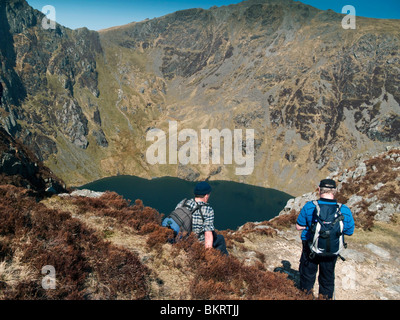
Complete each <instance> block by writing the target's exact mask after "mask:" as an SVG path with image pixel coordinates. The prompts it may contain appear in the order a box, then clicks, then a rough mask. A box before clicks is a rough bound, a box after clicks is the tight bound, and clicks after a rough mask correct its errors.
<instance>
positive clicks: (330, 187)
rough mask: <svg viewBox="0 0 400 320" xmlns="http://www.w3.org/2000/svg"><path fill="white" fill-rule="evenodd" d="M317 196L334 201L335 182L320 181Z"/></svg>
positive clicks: (328, 180) (330, 180) (329, 180)
mask: <svg viewBox="0 0 400 320" xmlns="http://www.w3.org/2000/svg"><path fill="white" fill-rule="evenodd" d="M318 190H319V195H320V196H322V195H324V196H323V197H324V198H328V199H334V198H335V196H336V193H337V189H336V182H335V181H334V180H332V179H324V180H321V182H320V183H319V186H318Z"/></svg>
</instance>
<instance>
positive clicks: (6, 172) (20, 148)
mask: <svg viewBox="0 0 400 320" xmlns="http://www.w3.org/2000/svg"><path fill="white" fill-rule="evenodd" d="M0 184H12V185H15V186H17V187H23V188H27V189H30V190H32V191H34V192H36V193H37V194H38V195H44V194H45V193H50V194H52V193H60V192H65V191H66V189H65V185H64V183H63V182H62V181H61V180H60V179H58V178H57V177H56V176H55V175H53V174H52V172H51V171H50V170H49V169H48V168H46V167H45V166H43V164H42V163H41V162H40V161H39V160H38V159H37V158H36V157H35V156H34V155H33V154H32V153H31V151H30V150H28V149H27V148H26V147H25V146H24V145H23V144H22V143H21V142H19V141H17V140H15V139H13V138H12V137H11V136H10V135H9V134H8V133H7V132H6V131H5V130H4V129H2V128H0Z"/></svg>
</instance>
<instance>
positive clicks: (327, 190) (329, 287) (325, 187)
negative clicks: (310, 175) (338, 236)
mask: <svg viewBox="0 0 400 320" xmlns="http://www.w3.org/2000/svg"><path fill="white" fill-rule="evenodd" d="M318 191H319V196H320V199H319V200H318V201H317V204H318V206H319V208H320V214H321V216H325V217H327V216H329V215H331V214H333V215H335V213H336V212H337V210H338V203H337V201H336V200H335V196H336V193H337V189H336V183H335V181H333V180H331V179H324V180H322V181H321V182H320V184H319V187H318ZM339 209H340V212H341V214H342V215H343V218H344V219H343V230H342V234H343V235H348V236H351V235H352V234H353V232H354V219H353V216H352V213H351V211H350V209H349V208H348V207H347V206H345V205H342V206H341V207H339ZM316 213H317V206H316V204H315V203H314V202H313V201H309V202H307V203H306V204H305V205H304V207H303V208H302V209H301V211H300V214H299V216H298V218H297V223H296V228H297V230H299V231H302V233H301V240H302V242H303V251H302V254H301V258H300V266H299V272H300V289H301V290H305V291H306V292H307V293H309V294H311V293H312V289H313V287H314V283H315V278H316V274H317V271H318V267H319V276H318V282H319V294H320V295H322V296H323V297H324V298H325V299H332V298H333V293H334V290H335V265H336V260H337V255H333V256H320V255H318V254H314V253H313V252H312V251H311V249H310V242H312V241H313V234H312V231H311V230H312V227H313V222H315V221H316V220H317V218H316Z"/></svg>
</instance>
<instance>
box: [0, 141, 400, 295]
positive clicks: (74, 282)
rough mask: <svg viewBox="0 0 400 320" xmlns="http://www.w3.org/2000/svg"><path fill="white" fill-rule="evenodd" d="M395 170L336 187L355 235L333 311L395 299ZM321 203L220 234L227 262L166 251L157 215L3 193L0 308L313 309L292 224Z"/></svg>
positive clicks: (104, 201)
mask: <svg viewBox="0 0 400 320" xmlns="http://www.w3.org/2000/svg"><path fill="white" fill-rule="evenodd" d="M398 159H400V149H393V150H390V151H389V152H386V153H383V154H379V155H375V156H372V157H371V156H368V157H366V158H365V159H362V161H360V164H359V165H358V166H357V167H354V168H350V169H349V170H345V171H343V172H340V173H337V174H335V175H334V178H335V179H338V181H341V182H340V183H339V186H340V197H341V201H342V200H345V201H344V202H346V203H347V204H348V205H349V206H350V208H351V210H352V211H353V213H354V218H355V221H356V226H357V227H356V230H355V233H354V235H353V236H352V237H347V238H346V240H347V243H348V248H347V249H346V250H345V252H344V253H343V256H344V257H345V258H346V261H345V262H343V261H341V260H339V261H338V263H337V267H336V292H335V298H336V299H339V300H343V299H349V300H359V299H361V300H378V299H391V300H398V299H399V297H400V289H399V288H400V283H399V279H400V278H399V263H400V260H399V250H398V248H399V244H400V243H399V241H400V240H399V239H400V223H399V222H400V220H399V214H400V211H399V209H400V208H399V201H398V199H399V197H400V192H399V189H398V183H397V184H395V183H394V181H397V180H398V178H399V175H398V170H399V168H400V160H398ZM364 165H365V166H364ZM364 168H366V169H364ZM393 174H395V177H394V178H393ZM379 177H380V178H382V179H379ZM390 177H392V178H390ZM348 185H351V186H353V190H350V189H349V186H348ZM386 187H388V188H390V190H391V191H392V192H391V193H390V192H388V190H386V191H385V189H386ZM85 195H86V196H85ZM388 195H390V196H389V197H388ZM315 197H316V195H315V193H310V194H306V195H304V196H302V197H298V198H295V199H292V200H290V201H289V202H288V204H287V206H286V208H285V210H283V211H282V213H281V214H280V215H279V216H278V217H276V218H274V219H272V220H270V221H263V222H258V223H247V224H245V225H244V226H242V227H240V228H238V229H237V230H224V231H218V232H220V233H223V234H224V235H225V237H226V240H227V246H228V250H229V253H230V256H229V257H226V256H221V254H220V253H219V252H218V251H216V250H207V251H206V250H205V249H204V245H203V244H200V243H198V242H197V241H195V239H194V238H193V237H189V238H188V239H187V240H185V241H181V242H179V243H177V244H175V245H171V244H169V243H167V239H168V238H169V237H170V235H171V231H170V230H169V229H167V228H163V227H160V221H161V218H162V217H161V215H160V214H159V213H158V212H157V211H156V210H154V209H152V208H149V207H146V206H145V204H143V203H142V201H140V200H137V201H135V203H134V204H132V205H129V203H128V202H127V201H125V200H124V199H123V198H122V197H121V196H119V195H117V194H115V193H108V192H106V193H100V194H99V193H91V192H80V193H79V192H72V193H70V194H69V193H65V194H59V195H54V196H52V197H47V198H44V199H43V200H41V201H40V202H39V203H38V202H37V201H36V198H34V197H32V195H31V194H30V193H29V192H28V191H27V189H24V188H17V187H14V186H10V185H1V186H0V199H1V201H0V288H1V291H0V299H24V300H26V299H73V300H78V299H87V300H91V299H101V300H102V299H109V300H114V299H153V300H164V299H174V300H176V299H178V300H179V299H181V300H186V299H200V300H214V299H215V300H221V299H222V300H227V299H235V300H238V299H239V300H240V299H242V300H248V299H250V300H258V299H262V300H264V299H265V300H286V299H310V298H311V297H307V296H306V295H304V294H303V293H302V292H300V291H299V290H298V289H297V288H296V284H297V283H298V279H299V273H298V262H299V258H300V254H301V242H300V234H299V232H298V231H296V229H295V227H294V223H295V221H296V218H297V215H298V213H299V210H300V208H301V206H302V204H303V203H304V202H305V201H308V200H309V199H311V198H315ZM374 198H375V199H374ZM373 199H374V200H373ZM365 202H370V203H369V206H370V208H368V209H366V208H365V206H364V204H365ZM374 205H376V206H378V210H377V211H375V210H374ZM379 208H380V209H379ZM382 208H383V209H382ZM360 209H361V210H360ZM371 212H374V214H371ZM383 213H385V214H383ZM383 216H386V217H387V218H388V219H382V217H383ZM371 219H372V221H371ZM371 222H372V223H371ZM44 266H53V267H54V268H55V271H56V274H55V280H56V282H55V284H56V287H55V289H46V288H45V287H43V280H44V279H45V278H44V277H45V276H44V275H43V274H42V273H41V270H42V268H43V267H44ZM317 290H318V289H316V292H317Z"/></svg>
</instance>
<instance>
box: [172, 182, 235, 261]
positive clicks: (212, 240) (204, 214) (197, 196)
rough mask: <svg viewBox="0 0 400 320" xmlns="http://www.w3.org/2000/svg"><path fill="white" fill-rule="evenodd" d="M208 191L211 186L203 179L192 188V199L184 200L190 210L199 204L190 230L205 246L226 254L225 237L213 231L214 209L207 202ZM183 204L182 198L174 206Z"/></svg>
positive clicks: (209, 191)
mask: <svg viewBox="0 0 400 320" xmlns="http://www.w3.org/2000/svg"><path fill="white" fill-rule="evenodd" d="M210 193H211V186H210V185H209V184H208V183H207V182H205V181H203V182H199V183H198V184H197V185H196V187H195V188H194V199H189V200H187V201H186V206H187V207H189V208H190V209H191V210H193V209H194V208H196V206H197V205H199V206H201V207H200V209H199V210H196V211H195V212H193V216H192V231H193V232H194V233H195V234H196V236H197V238H198V239H199V241H201V242H204V244H205V247H206V248H215V249H218V250H220V251H221V252H222V253H224V254H226V255H228V251H227V250H226V243H225V238H224V237H223V235H220V234H217V233H216V232H215V228H214V210H213V208H212V207H211V206H210V205H209V204H208V199H209V198H210ZM184 204H185V200H182V201H181V202H180V203H179V204H178V205H177V206H176V207H177V208H179V207H182V206H183V205H184ZM200 211H201V212H200Z"/></svg>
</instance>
